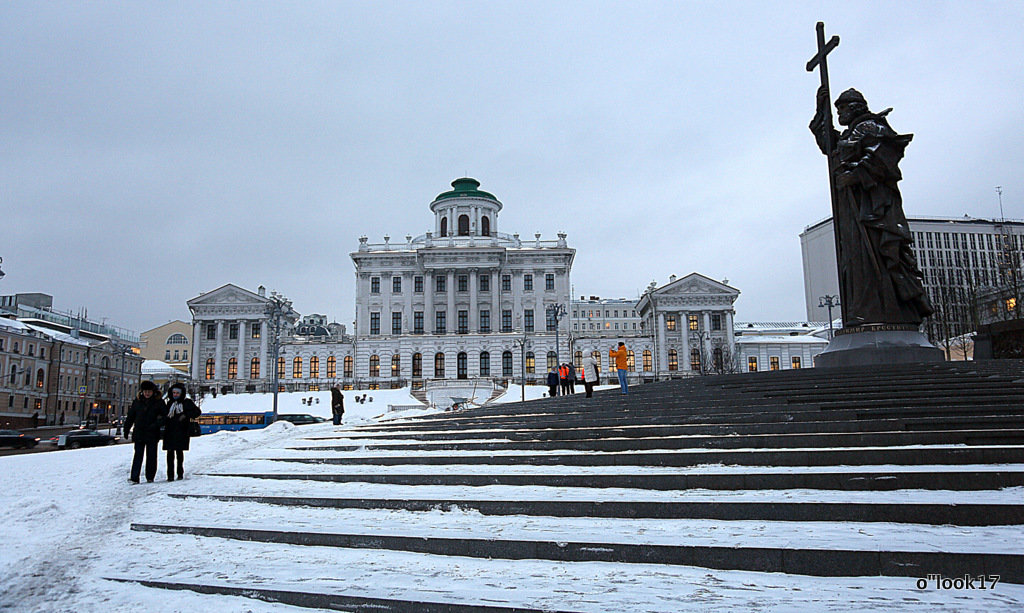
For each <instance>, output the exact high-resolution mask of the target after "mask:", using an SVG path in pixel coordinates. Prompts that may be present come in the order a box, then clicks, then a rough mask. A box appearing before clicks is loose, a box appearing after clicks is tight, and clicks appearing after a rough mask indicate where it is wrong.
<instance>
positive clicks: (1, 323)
mask: <svg viewBox="0 0 1024 613" xmlns="http://www.w3.org/2000/svg"><path fill="white" fill-rule="evenodd" d="M0 328H8V329H10V330H17V331H18V332H28V331H29V327H28V325H26V324H23V323H21V322H20V321H18V320H17V319H8V318H6V317H0Z"/></svg>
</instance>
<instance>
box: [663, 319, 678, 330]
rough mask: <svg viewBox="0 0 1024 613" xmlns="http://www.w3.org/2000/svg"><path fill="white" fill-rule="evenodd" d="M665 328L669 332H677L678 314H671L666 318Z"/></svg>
mask: <svg viewBox="0 0 1024 613" xmlns="http://www.w3.org/2000/svg"><path fill="white" fill-rule="evenodd" d="M665 329H666V330H668V331H669V332H675V330H676V316H675V315H669V316H668V317H666V318H665Z"/></svg>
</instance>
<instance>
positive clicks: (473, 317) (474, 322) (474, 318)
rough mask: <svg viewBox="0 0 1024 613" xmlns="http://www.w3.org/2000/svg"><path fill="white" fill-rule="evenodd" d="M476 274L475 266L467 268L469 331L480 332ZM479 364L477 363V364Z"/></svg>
mask: <svg viewBox="0 0 1024 613" xmlns="http://www.w3.org/2000/svg"><path fill="white" fill-rule="evenodd" d="M477 283H478V275H477V270H476V269H475V268H471V269H469V331H470V332H473V333H474V334H475V333H477V332H480V311H479V310H478V309H479V308H480V305H478V304H477V294H476V292H477ZM478 366H479V365H478Z"/></svg>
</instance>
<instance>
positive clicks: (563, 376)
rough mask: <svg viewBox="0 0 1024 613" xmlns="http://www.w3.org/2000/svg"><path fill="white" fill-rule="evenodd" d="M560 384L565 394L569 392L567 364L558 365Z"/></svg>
mask: <svg viewBox="0 0 1024 613" xmlns="http://www.w3.org/2000/svg"><path fill="white" fill-rule="evenodd" d="M558 384H559V386H561V389H562V395H563V396H565V395H566V394H568V393H569V368H568V367H567V366H566V365H565V364H560V365H559V366H558Z"/></svg>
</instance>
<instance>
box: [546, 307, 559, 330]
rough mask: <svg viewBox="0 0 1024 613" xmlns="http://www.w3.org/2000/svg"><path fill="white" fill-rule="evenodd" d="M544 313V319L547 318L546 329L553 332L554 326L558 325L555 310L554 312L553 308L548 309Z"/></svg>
mask: <svg viewBox="0 0 1024 613" xmlns="http://www.w3.org/2000/svg"><path fill="white" fill-rule="evenodd" d="M545 313H546V315H547V318H546V319H547V329H548V332H554V331H555V328H556V327H557V325H558V323H557V320H555V312H554V310H548V311H545Z"/></svg>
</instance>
